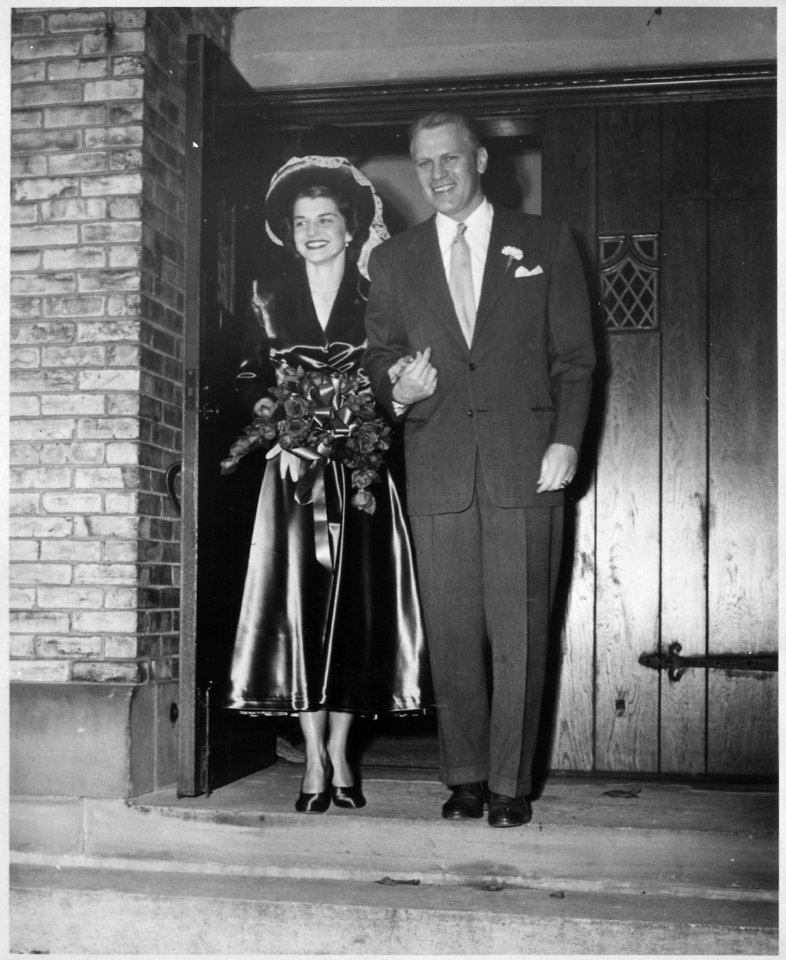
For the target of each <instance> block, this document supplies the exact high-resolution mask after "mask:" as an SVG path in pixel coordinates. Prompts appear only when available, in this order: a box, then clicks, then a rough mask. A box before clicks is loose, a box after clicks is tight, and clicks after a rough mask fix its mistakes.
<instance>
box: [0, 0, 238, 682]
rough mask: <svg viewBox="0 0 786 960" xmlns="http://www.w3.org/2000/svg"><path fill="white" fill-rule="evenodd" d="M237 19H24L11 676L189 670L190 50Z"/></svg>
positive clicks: (15, 289) (15, 39)
mask: <svg viewBox="0 0 786 960" xmlns="http://www.w3.org/2000/svg"><path fill="white" fill-rule="evenodd" d="M231 16H232V11H231V10H230V9H229V8H207V9H190V8H153V7H148V8H128V9H118V8H115V7H107V8H85V9H70V8H52V9H43V8H29V9H23V8H22V9H16V10H15V11H14V15H13V36H12V107H13V124H12V204H11V216H12V264H11V266H12V276H11V293H12V314H11V363H12V373H11V390H12V403H11V417H12V419H11V444H10V449H11V494H10V513H11V517H10V534H11V540H10V551H11V578H12V585H11V607H12V612H11V638H10V652H11V658H12V664H11V678H12V679H14V680H21V681H33V682H46V681H62V682H69V681H85V682H131V683H143V682H150V681H152V682H155V681H164V680H168V679H171V678H173V677H174V676H176V672H177V651H178V623H177V609H178V605H179V595H178V586H177V584H178V582H179V570H178V562H179V541H178V538H179V524H178V520H177V517H176V515H175V513H174V511H173V509H172V508H171V506H170V505H169V502H168V500H167V497H166V492H165V484H164V471H165V470H166V467H167V466H168V464H169V463H171V462H172V461H173V460H176V459H178V457H179V450H180V403H181V383H182V370H181V356H182V334H183V266H184V222H183V220H184V216H183V214H184V211H183V197H184V174H183V171H184V142H183V141H184V120H185V117H184V107H185V89H184V88H185V49H186V47H185V45H186V37H187V34H188V33H190V32H202V33H207V34H208V35H209V36H211V37H212V38H213V39H215V40H216V41H217V42H219V43H221V44H222V45H224V46H226V45H227V43H228V39H229V27H230V21H231Z"/></svg>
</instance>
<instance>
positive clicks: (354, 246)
mask: <svg viewBox="0 0 786 960" xmlns="http://www.w3.org/2000/svg"><path fill="white" fill-rule="evenodd" d="M319 197H327V199H328V200H332V201H333V202H334V203H335V205H336V206H337V207H338V212H339V213H340V214H341V216H342V217H343V218H344V222H345V223H346V225H347V232H348V233H350V234H351V236H352V240H351V241H350V243H349V246H348V248H347V252H350V251H352V252H356V251H359V250H360V248H361V247H362V246H363V244H364V242H365V240H366V237H367V235H368V227H369V225H368V224H363V223H361V222H360V219H359V218H358V213H357V210H356V209H355V207H354V205H353V204H352V203H350V201H349V200H347V198H346V197H345V196H344V195H343V194H342V193H341V192H339V191H338V190H334V189H333V188H332V187H326V186H323V185H322V184H314V185H313V186H311V187H305V188H304V189H303V190H300V191H299V192H298V193H297V194H295V196H294V197H293V198H292V207H291V208H290V211H289V214H288V215H287V216H286V217H285V218H284V220H283V227H284V229H283V231H282V236H281V239H282V241H283V243H284V248H285V249H286V250H288V251H289V253H291V254H294V255H296V254H297V250H296V249H295V240H294V230H293V219H294V217H293V214H294V211H295V204H296V203H297V202H298V200H304V199H305V200H317V199H318V198H319Z"/></svg>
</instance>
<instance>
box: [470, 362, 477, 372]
mask: <svg viewBox="0 0 786 960" xmlns="http://www.w3.org/2000/svg"><path fill="white" fill-rule="evenodd" d="M467 366H468V367H469V369H470V370H477V369H478V365H477V364H476V363H469V364H467Z"/></svg>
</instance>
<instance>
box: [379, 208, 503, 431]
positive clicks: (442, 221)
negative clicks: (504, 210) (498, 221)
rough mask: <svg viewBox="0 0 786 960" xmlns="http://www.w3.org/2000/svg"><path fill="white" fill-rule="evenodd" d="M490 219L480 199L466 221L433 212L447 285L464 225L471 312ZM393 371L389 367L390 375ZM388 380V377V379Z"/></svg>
mask: <svg viewBox="0 0 786 960" xmlns="http://www.w3.org/2000/svg"><path fill="white" fill-rule="evenodd" d="M493 218H494V208H493V207H492V206H491V204H490V203H489V202H488V200H487V199H486V198H485V197H484V198H483V200H482V202H481V203H480V205H479V206H478V207H477V209H476V210H473V211H472V213H471V214H470V215H469V216H468V217H467V219H466V220H460V221H459V220H452V219H451V218H450V217H446V216H445V214H444V213H440V212H439V211H437V216H436V225H437V240H438V242H439V249H440V253H441V254H442V265H443V267H444V268H445V276H446V277H447V278H448V282H449V281H450V257H451V254H452V250H453V241H454V240H455V239H456V231H457V229H458V224H459V223H466V225H467V231H466V233H465V234H464V238H465V239H466V241H467V246H468V247H469V255H470V264H471V269H472V293H473V295H474V297H475V309H476V310H477V308H478V303H479V301H480V290H481V287H482V286H483V271H484V270H485V269H486V256H487V254H488V250H489V240H490V239H491V221H492V219H493ZM392 370H393V368H392V367H391V372H392ZM391 379H392V377H391ZM406 409H407V405H406V404H403V403H399V402H398V401H397V400H394V401H393V410H394V412H395V413H396V414H397V415H398V416H401V414H402V413H403V412H404V411H405V410H406Z"/></svg>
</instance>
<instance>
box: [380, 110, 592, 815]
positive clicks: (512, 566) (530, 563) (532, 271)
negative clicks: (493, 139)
mask: <svg viewBox="0 0 786 960" xmlns="http://www.w3.org/2000/svg"><path fill="white" fill-rule="evenodd" d="M410 153H411V156H412V159H413V161H414V164H415V169H416V172H417V176H418V179H419V181H420V185H421V188H422V189H423V192H424V194H425V196H426V198H427V199H428V200H429V202H430V203H431V205H432V206H433V207H434V208H435V211H436V214H435V215H434V216H433V217H431V218H430V219H429V220H427V221H425V222H424V223H421V224H419V225H417V226H415V227H413V228H411V229H410V230H407V231H405V232H404V233H402V234H400V235H398V236H396V237H394V238H393V239H392V240H389V241H387V242H385V243H384V244H382V245H381V246H379V247H378V248H377V249H375V250H374V251H373V253H372V255H371V260H370V264H369V270H370V276H371V293H370V298H369V303H368V308H367V311H366V329H367V334H368V348H367V351H366V354H365V357H364V366H365V368H366V370H367V371H368V373H369V375H370V376H371V379H372V383H373V385H374V389H375V392H376V395H377V397H378V399H379V400H380V402H381V403H383V405H386V406H387V407H388V408H389V409H390V411H391V412H392V413H394V415H395V416H397V417H400V418H402V419H403V420H404V449H405V463H406V469H407V506H408V511H409V514H410V518H411V523H412V531H413V535H414V539H415V548H416V562H417V569H418V578H419V582H420V589H421V593H422V600H423V606H424V613H425V618H426V631H427V635H428V642H429V653H430V658H431V663H432V672H433V678H434V687H435V693H436V699H437V711H438V714H437V715H438V727H439V739H440V779H441V780H442V781H443V782H444V783H445V784H446V785H447V786H449V787H450V788H451V791H452V792H451V795H450V797H449V799H448V800H447V802H446V803H445V804H444V806H443V808H442V815H443V817H445V818H446V819H459V820H461V819H467V818H480V817H482V816H483V810H484V806H485V804H486V802H488V811H489V813H488V821H489V823H490V824H491V825H492V826H497V827H507V826H519V825H521V824H523V823H526V822H527V821H528V820H530V819H531V817H532V810H531V806H530V804H529V801H528V799H527V795H528V794H529V793H531V790H532V781H531V768H532V760H533V755H534V751H535V742H536V737H537V729H538V719H539V715H540V711H541V700H542V690H543V685H544V680H545V665H546V654H547V642H548V634H549V615H550V608H551V604H552V601H553V591H554V583H555V578H556V574H557V568H558V563H559V557H560V551H561V542H562V515H563V502H564V488H565V487H566V486H567V485H568V484H569V483H570V481H571V480H572V479H573V476H574V474H575V471H576V464H577V459H578V451H579V447H580V445H581V438H582V433H583V430H584V426H585V422H586V418H587V409H588V404H589V397H590V382H591V376H592V370H593V366H594V351H593V345H592V334H591V328H590V321H589V304H588V297H587V291H586V287H585V281H584V276H583V272H582V267H581V264H580V262H579V258H578V255H577V253H576V250H575V247H574V244H573V242H572V240H571V238H570V235H569V232H568V230H567V228H566V227H565V226H564V225H562V224H559V223H551V222H548V221H546V220H542V219H541V218H540V217H533V216H528V215H525V214H520V213H512V212H510V211H508V210H505V209H502V208H500V207H492V205H491V204H490V203H489V202H488V201H487V200H486V199H485V197H484V195H483V189H482V185H481V174H482V173H483V172H484V171H485V169H486V166H487V163H488V154H487V152H486V150H485V148H484V147H483V146H482V145H481V143H480V140H479V139H478V137H477V134H476V132H475V130H474V127H473V125H472V123H471V121H469V119H468V118H466V117H464V116H463V115H461V114H458V113H453V112H434V113H431V114H429V115H427V116H425V117H422V118H421V119H420V120H418V121H417V122H416V123H415V124H414V125H413V127H412V128H411V131H410ZM405 358H408V359H405ZM489 663H490V671H488V670H487V664H489Z"/></svg>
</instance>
